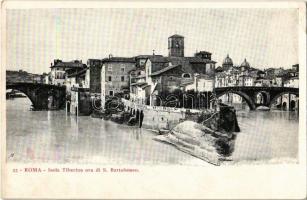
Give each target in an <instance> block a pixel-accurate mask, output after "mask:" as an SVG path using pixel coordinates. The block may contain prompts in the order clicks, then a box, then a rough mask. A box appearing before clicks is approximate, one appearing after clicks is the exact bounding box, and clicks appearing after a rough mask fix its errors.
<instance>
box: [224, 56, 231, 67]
mask: <svg viewBox="0 0 307 200" xmlns="http://www.w3.org/2000/svg"><path fill="white" fill-rule="evenodd" d="M223 65H233V62H232V59H231V58H230V57H229V55H228V54H227V57H226V58H225V59H224V61H223Z"/></svg>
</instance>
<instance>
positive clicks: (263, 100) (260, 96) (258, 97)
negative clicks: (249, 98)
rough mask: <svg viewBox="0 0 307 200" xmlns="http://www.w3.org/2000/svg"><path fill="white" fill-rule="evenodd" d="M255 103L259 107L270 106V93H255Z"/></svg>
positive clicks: (262, 91)
mask: <svg viewBox="0 0 307 200" xmlns="http://www.w3.org/2000/svg"><path fill="white" fill-rule="evenodd" d="M254 101H255V103H256V104H257V105H264V106H266V105H268V104H269V103H270V93H269V92H268V91H264V90H261V91H259V92H256V93H255V97H254Z"/></svg>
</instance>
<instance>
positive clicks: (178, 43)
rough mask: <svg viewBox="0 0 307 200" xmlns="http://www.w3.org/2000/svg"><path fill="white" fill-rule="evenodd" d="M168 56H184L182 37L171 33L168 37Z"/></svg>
mask: <svg viewBox="0 0 307 200" xmlns="http://www.w3.org/2000/svg"><path fill="white" fill-rule="evenodd" d="M168 56H174V57H184V37H183V36H181V35H177V34H175V35H172V36H170V37H169V38H168Z"/></svg>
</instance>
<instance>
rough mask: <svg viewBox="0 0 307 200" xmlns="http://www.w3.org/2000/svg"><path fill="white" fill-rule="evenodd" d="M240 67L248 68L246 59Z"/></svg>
mask: <svg viewBox="0 0 307 200" xmlns="http://www.w3.org/2000/svg"><path fill="white" fill-rule="evenodd" d="M241 67H245V68H250V65H249V63H248V62H247V61H246V58H245V59H244V61H243V63H242V64H241Z"/></svg>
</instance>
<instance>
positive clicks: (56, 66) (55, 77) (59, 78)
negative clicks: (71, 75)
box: [50, 59, 86, 85]
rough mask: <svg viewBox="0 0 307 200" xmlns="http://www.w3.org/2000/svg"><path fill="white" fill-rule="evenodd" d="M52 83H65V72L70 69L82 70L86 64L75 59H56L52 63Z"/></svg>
mask: <svg viewBox="0 0 307 200" xmlns="http://www.w3.org/2000/svg"><path fill="white" fill-rule="evenodd" d="M50 68H51V73H50V78H51V84H53V85H65V72H66V70H68V69H71V70H82V69H84V68H86V65H85V64H83V63H82V61H79V60H74V61H70V62H63V61H62V60H59V59H56V60H54V63H53V64H52V63H51V67H50Z"/></svg>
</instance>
